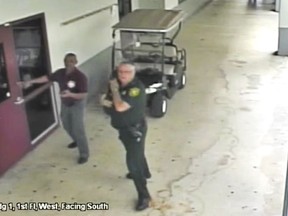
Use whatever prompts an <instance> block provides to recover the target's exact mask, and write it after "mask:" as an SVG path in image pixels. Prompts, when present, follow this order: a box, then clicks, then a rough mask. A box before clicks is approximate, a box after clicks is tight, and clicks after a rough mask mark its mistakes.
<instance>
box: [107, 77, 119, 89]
mask: <svg viewBox="0 0 288 216" xmlns="http://www.w3.org/2000/svg"><path fill="white" fill-rule="evenodd" d="M109 84H110V89H111V91H118V89H119V83H118V81H117V79H113V80H110V81H109Z"/></svg>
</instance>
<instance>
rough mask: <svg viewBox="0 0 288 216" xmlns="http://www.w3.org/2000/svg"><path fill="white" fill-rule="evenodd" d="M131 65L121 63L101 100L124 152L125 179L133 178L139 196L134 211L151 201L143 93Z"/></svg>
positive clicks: (143, 89) (141, 208)
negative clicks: (147, 180) (106, 93)
mask: <svg viewBox="0 0 288 216" xmlns="http://www.w3.org/2000/svg"><path fill="white" fill-rule="evenodd" d="M135 72H136V71H135V67H134V65H133V64H131V63H125V62H124V63H121V64H120V65H119V66H118V68H117V79H113V80H111V81H110V92H109V93H108V95H104V96H103V97H102V99H101V104H102V105H103V106H104V109H105V110H106V113H108V114H109V115H110V117H111V125H112V126H113V127H114V128H115V129H117V130H118V132H119V139H120V140H121V141H122V143H123V144H124V147H125V149H126V163H127V167H128V170H129V173H128V175H127V177H128V178H132V179H133V181H134V184H135V187H136V190H137V192H138V203H137V205H136V210H138V211H140V210H144V209H146V208H148V207H149V203H150V200H151V197H150V194H149V192H148V189H147V186H146V184H147V182H146V178H150V177H151V174H150V171H149V168H148V165H147V161H146V158H145V153H144V152H145V137H146V133H147V124H146V120H145V109H146V93H145V88H144V85H143V84H142V83H141V82H140V81H139V80H138V79H137V78H136V77H135Z"/></svg>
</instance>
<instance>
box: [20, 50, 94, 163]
mask: <svg viewBox="0 0 288 216" xmlns="http://www.w3.org/2000/svg"><path fill="white" fill-rule="evenodd" d="M64 64H65V68H62V69H59V70H57V71H56V72H55V73H52V74H51V75H49V76H42V77H39V78H36V79H33V80H29V81H25V82H24V83H23V84H24V86H25V85H30V84H34V83H46V82H50V81H51V82H57V83H58V84H59V88H60V97H61V119H62V123H63V127H64V129H65V130H66V131H67V133H68V135H69V136H70V137H71V138H72V140H73V142H72V143H71V144H69V145H68V148H75V147H78V149H79V153H80V157H79V159H78V163H79V164H83V163H85V162H87V160H88V157H89V148H88V142H87V138H86V133H85V128H84V122H83V120H84V109H85V102H86V100H85V99H86V96H87V78H86V76H85V74H83V73H82V72H81V71H80V70H78V69H77V67H76V64H77V57H76V55H75V54H74V53H68V54H66V55H65V58H64Z"/></svg>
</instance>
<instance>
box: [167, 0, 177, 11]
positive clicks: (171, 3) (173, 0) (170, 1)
mask: <svg viewBox="0 0 288 216" xmlns="http://www.w3.org/2000/svg"><path fill="white" fill-rule="evenodd" d="M178 2H179V1H178V0H165V9H173V8H175V7H176V6H178Z"/></svg>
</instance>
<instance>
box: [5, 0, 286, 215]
mask: <svg viewBox="0 0 288 216" xmlns="http://www.w3.org/2000/svg"><path fill="white" fill-rule="evenodd" d="M277 40H278V14H277V13H274V12H271V11H270V10H269V8H268V7H267V6H265V7H264V6H263V5H261V4H258V5H257V6H255V7H253V6H249V5H248V4H247V2H246V1H243V0H237V1H236V0H230V1H228V0H216V1H213V2H212V3H211V4H209V5H208V6H207V7H206V8H204V9H203V10H201V11H200V12H199V13H197V14H195V15H194V16H192V17H190V18H188V20H187V21H186V22H185V25H184V29H183V31H182V32H181V34H180V36H179V37H178V43H179V44H180V45H182V46H184V47H185V48H186V49H187V52H188V59H189V63H188V72H187V73H188V79H189V80H188V84H187V86H186V88H185V89H183V90H181V91H179V92H178V93H177V94H176V95H175V97H174V98H173V99H172V100H171V101H169V111H168V113H167V116H165V117H164V118H162V119H152V118H148V123H149V133H148V137H147V145H146V146H147V148H146V149H147V152H146V153H147V158H148V162H149V164H150V168H151V171H152V175H153V176H152V179H150V180H149V183H148V186H149V189H150V191H151V194H152V196H153V198H154V202H153V206H152V207H151V208H150V209H148V210H145V211H143V212H140V213H135V211H134V210H133V208H134V204H135V201H136V198H137V195H136V191H135V188H134V185H133V183H132V181H130V180H127V179H125V174H126V172H127V170H126V166H125V159H124V158H125V157H124V153H125V152H124V149H123V146H122V145H121V144H120V142H119V141H118V139H117V133H116V132H115V131H114V130H113V129H112V128H111V127H110V125H109V120H108V119H107V117H106V116H105V115H104V114H103V112H102V110H101V109H100V108H99V107H96V106H94V105H93V104H90V105H89V107H88V110H87V111H88V112H87V120H86V126H87V133H88V136H89V140H90V148H91V158H90V160H89V162H88V163H86V164H84V165H78V164H76V160H77V157H78V152H77V150H70V149H69V150H68V149H67V148H66V145H67V144H68V143H69V142H70V140H69V138H68V137H67V136H66V134H65V133H64V131H63V130H62V129H59V130H57V131H56V132H55V133H53V134H52V136H51V137H49V138H48V139H47V140H46V141H45V142H44V143H43V144H41V146H39V147H38V148H37V149H36V150H35V151H33V152H32V153H30V154H28V155H27V156H26V157H25V158H24V159H23V160H21V161H20V162H19V163H18V164H17V165H16V166H15V167H14V168H13V169H11V170H10V171H9V172H7V173H6V174H5V175H4V176H3V177H2V178H1V179H0V202H2V203H3V202H4V203H8V202H12V204H13V205H14V206H15V207H16V203H17V202H20V203H24V202H29V204H30V205H31V206H33V202H40V201H41V202H48V203H57V202H59V203H61V202H67V203H74V202H77V203H78V204H80V203H87V202H92V203H94V204H97V203H98V204H100V203H101V202H105V203H107V204H109V210H98V211H97V210H90V211H80V210H70V211H68V210H67V211H64V210H62V211H54V210H50V211H49V210H47V211H38V212H36V211H33V210H30V211H25V210H22V211H20V210H16V211H15V212H12V211H11V210H9V211H7V212H4V214H3V215H17V216H18V215H33V216H34V215H37V216H38V215H47V216H48V215H71V216H82V215H83V216H94V215H95V216H96V215H97V216H98V215H99V216H106V215H107V216H108V215H109V216H116V215H119V216H130V215H143V216H279V215H281V211H282V204H283V191H284V181H285V172H286V163H287V152H288V149H287V147H288V146H287V140H288V133H287V132H288V99H287V92H288V60H287V58H285V57H277V56H273V55H272V53H273V52H274V51H276V50H277V42H278V41H277ZM31 203H32V204H31ZM0 205H1V204H0ZM78 207H79V208H80V207H81V206H78ZM92 207H93V206H92ZM94 207H95V208H96V207H97V206H96V205H94ZM98 207H101V206H98ZM102 207H103V206H102ZM0 208H1V207H0ZM1 215H2V212H1Z"/></svg>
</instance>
